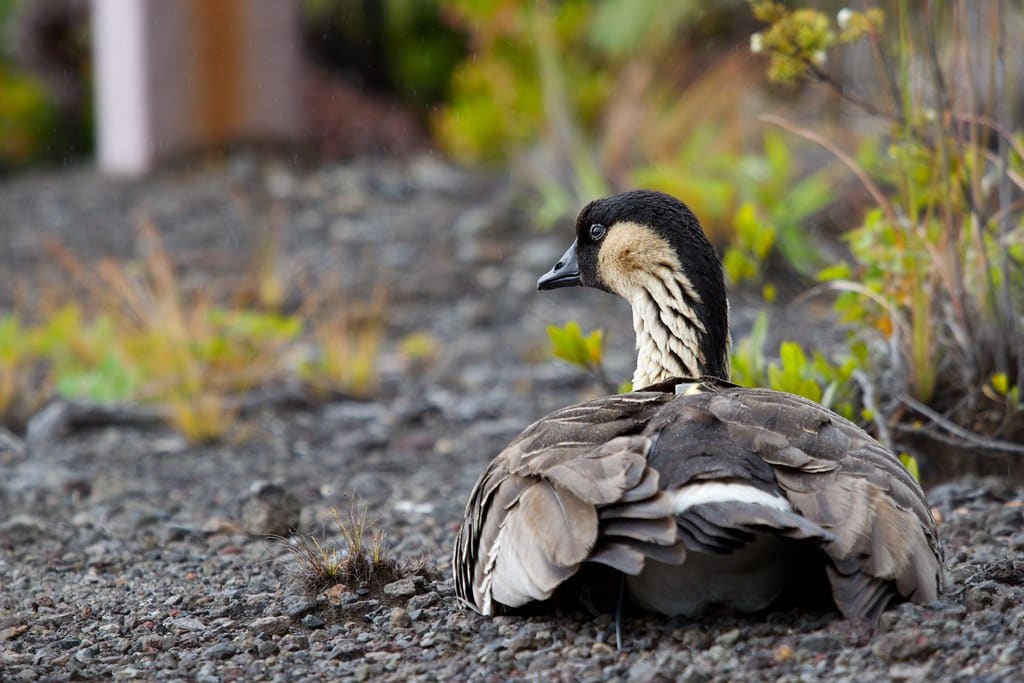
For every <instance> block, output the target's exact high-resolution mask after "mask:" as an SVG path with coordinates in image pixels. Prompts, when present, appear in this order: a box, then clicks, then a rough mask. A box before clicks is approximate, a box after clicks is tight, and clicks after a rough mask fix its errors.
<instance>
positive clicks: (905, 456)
mask: <svg viewBox="0 0 1024 683" xmlns="http://www.w3.org/2000/svg"><path fill="white" fill-rule="evenodd" d="M900 462H901V463H903V466H904V467H906V468H907V471H908V472H910V476H912V477H913V478H914V479H917V480H918V481H921V468H920V467H919V466H918V464H917V458H915V457H914V456H912V455H910V454H909V453H900Z"/></svg>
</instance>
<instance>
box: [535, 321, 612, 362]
mask: <svg viewBox="0 0 1024 683" xmlns="http://www.w3.org/2000/svg"><path fill="white" fill-rule="evenodd" d="M603 334H604V333H603V332H601V331H600V330H595V331H594V332H592V333H591V334H590V335H589V337H584V336H583V332H582V331H581V330H580V326H579V324H577V323H576V321H569V322H568V323H566V324H565V326H564V327H558V326H557V325H549V326H548V338H549V339H550V340H551V345H552V353H553V354H554V355H555V356H556V357H558V358H561V359H562V360H565V361H568V362H569V363H572V364H574V365H579V366H582V367H584V368H589V367H590V365H591V364H592V363H593V362H594V361H593V360H592V358H593V357H594V356H595V354H596V357H597V358H598V359H600V357H601V349H600V346H601V340H602V337H603Z"/></svg>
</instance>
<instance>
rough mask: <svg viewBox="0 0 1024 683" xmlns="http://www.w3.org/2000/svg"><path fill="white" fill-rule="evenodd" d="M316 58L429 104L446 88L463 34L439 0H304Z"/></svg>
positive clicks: (416, 102)
mask: <svg viewBox="0 0 1024 683" xmlns="http://www.w3.org/2000/svg"><path fill="white" fill-rule="evenodd" d="M301 3H302V22H303V27H304V39H305V42H306V45H307V48H308V51H309V52H310V54H311V56H312V57H313V58H314V60H315V61H317V62H319V63H321V64H323V65H324V66H327V67H329V68H331V69H332V70H335V71H342V72H348V73H349V75H351V76H356V77H358V78H359V79H360V80H361V81H362V83H363V85H364V86H366V87H368V88H369V89H371V90H376V91H378V92H387V93H394V94H396V95H398V96H399V97H400V98H401V99H402V100H404V101H406V102H410V103H413V104H414V105H416V106H417V107H418V108H420V109H422V110H425V109H426V108H427V107H428V105H432V104H434V103H436V102H438V101H439V100H440V99H441V98H442V97H443V96H444V94H445V92H446V89H447V86H448V81H449V79H450V78H451V74H452V70H453V69H454V68H455V65H456V64H457V63H458V62H459V61H460V60H461V59H462V58H463V57H464V55H465V51H466V45H465V37H464V36H463V34H462V33H461V32H459V31H457V30H455V29H454V28H453V27H452V26H451V25H450V24H449V22H447V21H445V16H444V13H445V10H444V5H445V3H443V2H441V0H372V1H368V0H301Z"/></svg>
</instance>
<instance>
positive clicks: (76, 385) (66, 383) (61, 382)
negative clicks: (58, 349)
mask: <svg viewBox="0 0 1024 683" xmlns="http://www.w3.org/2000/svg"><path fill="white" fill-rule="evenodd" d="M137 386H138V377H137V376H136V374H135V373H134V372H133V371H132V370H131V369H130V368H128V367H126V366H125V364H124V363H122V362H121V359H120V358H119V357H118V356H117V354H116V353H114V352H110V353H108V354H106V355H105V356H104V357H103V358H102V359H101V360H100V362H99V363H97V364H96V365H94V366H91V367H86V366H82V365H71V366H68V367H65V368H62V369H61V371H60V373H59V374H58V377H57V391H58V392H59V393H60V394H61V395H62V396H65V397H67V398H72V399H74V398H79V399H89V400H92V401H95V402H97V403H120V402H124V401H127V400H129V399H131V398H132V396H134V394H135V391H136V389H137Z"/></svg>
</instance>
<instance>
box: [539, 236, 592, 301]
mask: <svg viewBox="0 0 1024 683" xmlns="http://www.w3.org/2000/svg"><path fill="white" fill-rule="evenodd" d="M582 285H583V283H582V282H580V266H579V263H578V262H577V261H576V240H573V242H572V244H571V245H569V248H568V249H567V250H566V251H565V253H564V254H562V258H560V259H558V263H556V264H555V267H554V268H552V269H551V270H549V271H548V272H546V273H544V274H543V275H541V276H540V279H539V280H537V289H538V290H539V291H543V290H545V289H558V288H560V287H580V286H582Z"/></svg>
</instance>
